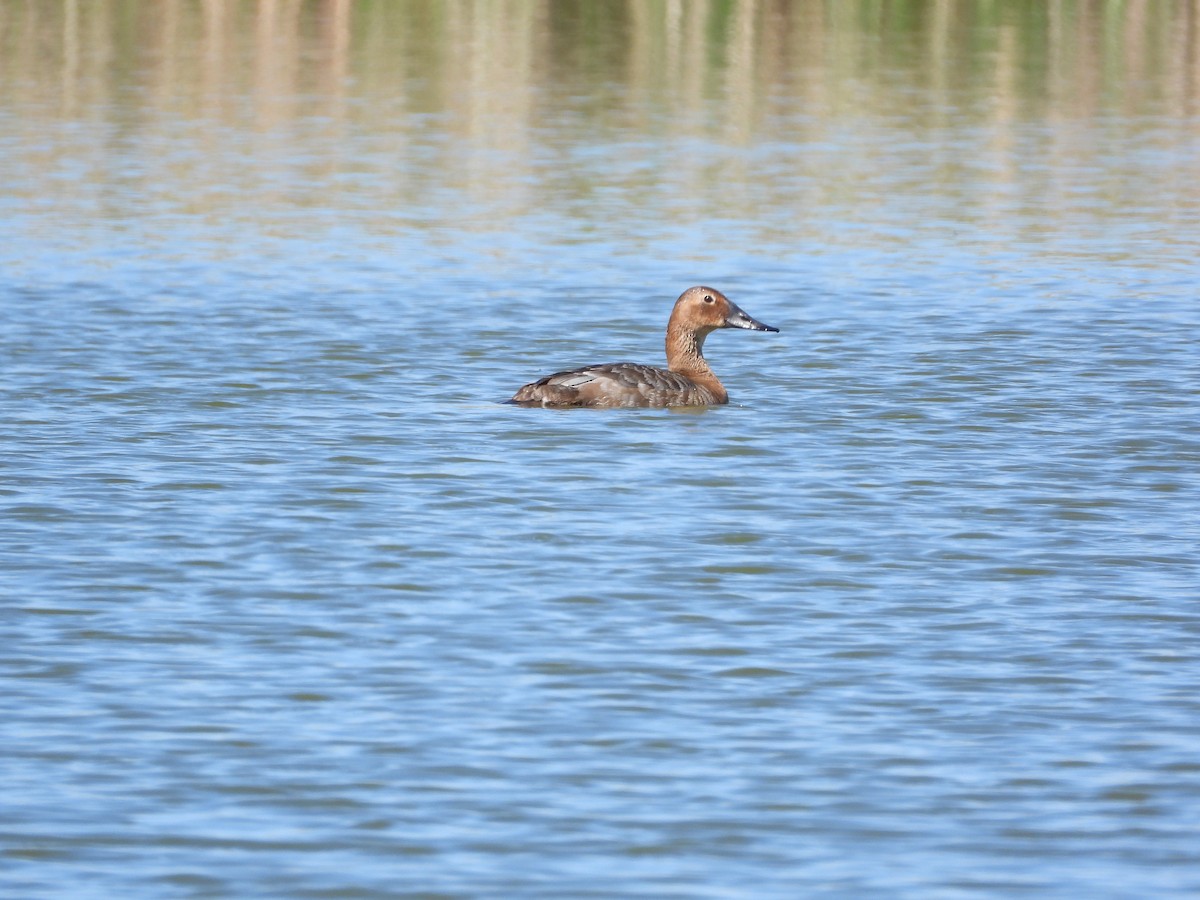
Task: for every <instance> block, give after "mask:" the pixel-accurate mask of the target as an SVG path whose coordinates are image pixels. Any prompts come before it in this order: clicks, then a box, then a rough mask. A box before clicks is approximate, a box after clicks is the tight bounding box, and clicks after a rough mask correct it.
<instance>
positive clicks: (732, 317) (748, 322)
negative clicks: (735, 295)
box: [725, 303, 779, 331]
mask: <svg viewBox="0 0 1200 900" xmlns="http://www.w3.org/2000/svg"><path fill="white" fill-rule="evenodd" d="M729 305H730V306H731V307H732V309H731V310H730V311H729V315H727V316H726V317H725V327H726V328H745V329H746V330H748V331H778V330H779V329H778V328H772V327H771V326H770V325H764V324H763V323H762V322H760V321H758V319H756V318H754V317H753V316H750V315H747V314H746V313H745V312H744V311H743V310H742V308H741V307H739V306H736V305H735V304H733V303H730V304H729Z"/></svg>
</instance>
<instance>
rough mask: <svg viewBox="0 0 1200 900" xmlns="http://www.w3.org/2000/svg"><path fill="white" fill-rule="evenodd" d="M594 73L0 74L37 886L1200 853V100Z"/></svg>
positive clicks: (341, 881) (872, 890)
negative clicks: (570, 371) (311, 99)
mask: <svg viewBox="0 0 1200 900" xmlns="http://www.w3.org/2000/svg"><path fill="white" fill-rule="evenodd" d="M592 87H593V89H594V90H595V91H597V96H603V97H608V100H607V101H606V102H608V103H611V104H613V105H614V106H615V107H616V108H617V109H618V110H619V111H620V112H621V115H620V116H618V117H617V118H618V121H616V122H613V121H610V120H609V119H602V120H601V121H600V122H599V123H595V122H588V121H586V120H585V121H580V119H579V118H578V117H576V116H575V115H574V111H575V107H573V106H571V104H572V103H580V102H582V101H579V100H577V99H576V100H564V99H561V98H559V99H555V97H556V96H557V95H555V94H554V93H553V90H554V89H555V86H554V85H547V86H545V90H547V91H550V92H551V96H550V99H544V100H543V102H545V103H547V104H548V105H549V109H550V110H551V111H553V110H558V111H559V112H560V113H561V117H560V118H555V117H554V116H552V115H550V114H549V113H547V114H546V116H545V120H544V121H543V123H542V125H541V126H540V127H539V128H533V129H529V130H528V131H521V132H520V135H521V137H523V138H524V139H525V140H526V141H527V143H526V144H523V145H521V147H520V148H519V149H515V150H514V149H511V148H510V149H508V150H505V149H504V148H503V147H501V148H499V149H497V147H495V146H490V145H489V144H488V138H487V137H486V135H485V137H483V138H481V137H479V136H477V135H476V136H475V137H472V138H470V139H466V140H465V141H464V138H463V137H462V134H461V132H460V131H459V130H456V128H457V126H455V124H454V121H453V117H452V116H448V117H446V118H439V117H437V116H432V117H429V118H426V119H422V120H421V122H420V127H419V128H416V129H414V130H413V131H412V132H411V133H409V132H407V131H403V129H402V133H403V135H404V136H406V138H407V139H409V141H410V142H409V143H406V144H402V149H401V150H397V149H396V145H395V144H394V143H391V142H392V141H394V140H395V139H396V137H397V132H395V131H393V130H392V129H394V128H395V127H398V126H396V125H395V122H393V121H392V120H390V119H388V118H387V117H386V116H381V117H380V119H379V121H378V122H370V121H363V120H360V119H358V118H356V117H355V115H352V114H351V115H348V117H347V119H346V121H344V122H340V124H341V126H343V127H341V128H340V130H339V128H335V127H332V126H331V125H330V122H329V121H327V120H325V119H319V118H318V119H307V118H304V117H302V116H300V117H296V118H291V117H287V116H285V117H284V124H283V125H281V126H278V127H276V126H269V125H262V124H261V123H259V124H258V125H257V126H256V125H255V123H254V122H253V121H251V120H250V119H242V118H239V117H238V116H239V115H240V114H236V115H234V116H233V117H232V118H219V117H218V119H215V120H214V119H209V118H206V116H209V115H211V113H195V114H194V115H181V114H179V113H178V112H172V111H170V110H166V111H164V109H162V108H161V107H160V106H158V105H156V104H157V103H158V101H156V100H155V99H154V98H153V97H148V96H142V95H140V94H138V95H134V96H121V97H118V98H116V99H110V100H109V101H107V102H108V105H107V106H101V107H100V108H99V109H98V111H97V114H96V115H93V116H90V117H89V116H85V115H83V114H82V113H80V114H73V113H72V114H65V113H63V112H62V111H61V110H58V109H57V108H55V109H52V110H48V109H47V108H46V107H44V106H41V105H38V104H37V103H34V102H32V101H30V100H28V99H25V100H22V99H20V98H17V99H14V96H15V95H14V94H13V93H11V92H10V94H9V95H8V99H7V100H6V101H5V103H4V104H3V105H0V122H3V123H5V124H6V125H7V126H10V127H7V128H6V129H4V133H5V134H6V136H5V137H2V138H0V141H3V143H4V147H3V149H4V151H5V154H6V158H7V159H8V160H9V162H8V163H6V164H5V165H4V166H3V168H0V174H2V175H3V181H2V183H3V185H4V191H3V194H4V195H5V197H6V199H5V200H4V201H3V204H4V205H3V219H2V220H0V248H2V249H0V266H2V269H0V273H2V277H0V360H2V361H3V363H2V365H0V388H2V390H0V433H2V437H0V474H2V477H0V521H2V523H3V527H2V529H0V596H3V598H4V600H3V604H2V606H0V638H2V639H0V647H2V648H3V649H2V650H0V679H2V681H0V684H2V685H3V690H2V691H0V746H3V747H4V752H3V754H2V755H0V785H2V787H3V798H4V799H3V801H2V802H0V808H2V815H0V859H2V860H3V862H2V863H0V892H2V893H4V894H5V895H6V896H13V897H72V898H79V897H113V896H153V897H205V896H287V897H329V896H355V897H385V896H408V895H421V896H454V897H457V896H463V897H468V896H555V897H564V896H569V897H587V896H597V897H600V896H655V897H659V896H663V897H797V896H846V897H863V896H888V897H914V898H916V897H921V898H927V897H979V896H1037V897H1062V898H1078V897H1083V896H1087V897H1131V898H1132V897H1139V898H1140V897H1147V896H1154V897H1185V896H1195V895H1196V894H1197V893H1200V851H1198V850H1197V848H1198V847H1200V842H1198V841H1197V836H1198V834H1200V812H1198V810H1200V701H1198V700H1197V696H1198V690H1197V687H1198V682H1200V651H1198V650H1197V647H1198V646H1200V641H1198V638H1200V607H1198V605H1197V603H1198V600H1200V571H1198V568H1200V567H1198V565H1197V562H1198V560H1200V554H1198V547H1200V475H1198V474H1197V473H1198V472H1200V428H1198V427H1197V423H1198V422H1200V387H1198V385H1200V353H1198V352H1197V349H1198V346H1200V307H1198V306H1197V302H1196V301H1197V296H1196V286H1197V284H1198V283H1200V281H1198V279H1197V276H1198V275H1200V267H1198V266H1197V263H1196V262H1195V260H1196V258H1197V253H1198V252H1200V238H1198V237H1197V236H1198V235H1200V200H1198V199H1197V197H1196V196H1195V187H1194V184H1195V182H1192V181H1189V179H1190V177H1191V175H1192V174H1194V173H1193V171H1192V170H1193V169H1194V159H1195V156H1194V154H1193V150H1194V149H1195V148H1196V147H1197V146H1198V145H1197V140H1198V138H1197V135H1198V134H1200V123H1198V122H1197V120H1196V119H1195V118H1194V117H1193V118H1187V117H1183V118H1170V117H1163V116H1162V115H1159V113H1158V112H1156V111H1154V110H1151V111H1150V113H1147V114H1146V115H1144V116H1143V115H1140V114H1137V113H1130V114H1127V115H1125V116H1123V117H1120V116H1117V115H1116V114H1115V113H1113V114H1111V115H1108V116H1093V117H1084V118H1083V119H1080V120H1075V121H1073V122H1071V123H1063V122H1057V121H1051V120H1049V119H1048V118H1046V119H1044V118H1042V117H1040V116H1037V115H1030V116H1028V117H1025V118H1019V120H1018V121H1016V122H1014V123H1009V124H1007V125H1002V126H996V125H994V124H992V125H986V124H980V122H979V121H978V120H976V119H973V118H971V117H970V115H968V113H969V110H959V112H960V113H962V115H964V116H966V118H965V119H964V121H962V122H961V123H960V122H958V121H956V120H951V121H949V122H947V123H946V124H944V125H939V126H936V127H931V126H929V125H928V123H927V122H926V121H925V120H924V119H919V117H918V119H919V120H917V121H914V120H910V119H909V118H906V117H904V116H898V115H893V114H890V113H889V114H883V113H869V114H868V113H863V114H854V113H851V112H848V111H847V112H836V111H835V112H828V111H826V112H825V113H823V115H824V116H826V119H820V117H818V119H819V122H818V124H819V127H820V129H821V130H822V131H823V133H824V137H823V138H822V139H821V140H816V139H813V138H812V137H811V135H809V136H806V135H805V134H801V133H799V132H797V131H796V129H797V128H798V127H799V126H798V125H797V121H798V120H797V119H796V118H794V117H792V116H791V115H790V114H785V113H784V112H780V113H778V114H776V113H771V114H769V115H768V116H767V118H766V119H765V120H764V121H763V122H761V123H759V124H758V125H756V126H755V129H757V130H752V133H751V134H750V136H749V138H748V139H742V138H739V139H733V140H731V139H729V138H728V136H727V135H725V136H722V135H721V134H718V135H716V136H712V135H709V136H708V137H707V138H704V137H702V136H698V135H696V134H692V133H686V134H684V135H683V136H673V135H671V134H665V135H664V134H663V133H662V132H661V128H660V126H659V125H656V124H653V123H654V122H656V121H657V120H650V122H651V124H646V123H645V122H643V120H642V119H640V118H639V117H638V115H637V114H638V112H639V111H640V110H642V107H641V106H639V104H638V101H637V100H636V98H635V97H631V96H627V95H626V94H625V93H623V92H622V90H621V89H619V88H618V87H614V86H613V85H612V84H610V83H607V82H603V81H601V82H598V83H597V84H595V85H593V86H592ZM176 90H180V91H184V88H176ZM363 90H366V89H365V88H358V87H353V86H352V88H351V89H350V98H349V101H348V102H350V103H351V106H353V102H354V101H355V98H356V97H358V93H359V92H360V91H363ZM606 92H607V93H606ZM614 94H615V99H614ZM185 96H187V95H186V92H185ZM934 99H935V98H931V97H928V96H926V95H925V94H923V93H922V92H921V91H920V90H917V89H916V88H914V93H913V94H912V95H911V96H910V97H909V98H908V100H907V101H906V102H908V103H910V104H912V109H913V111H915V112H914V114H917V113H930V111H931V110H934V109H935V104H934ZM298 102H302V101H298ZM555 104H565V106H563V108H561V109H559V107H558V106H556V105H555ZM785 112H786V111H785ZM713 114H715V112H714V113H713ZM614 115H615V114H614ZM706 115H707V113H706ZM38 116H42V117H44V119H45V121H43V122H42V127H40V128H36V129H35V128H34V127H33V125H31V124H23V123H25V122H27V121H30V120H33V121H37V117H38ZM139 117H140V121H142V123H143V124H142V125H141V126H139V127H138V128H133V129H132V131H130V130H129V129H130V126H128V124H127V123H128V120H130V119H131V118H133V119H138V118H139ZM626 117H628V121H627V120H626ZM683 118H684V117H682V116H681V120H682V119H683ZM339 121H340V120H335V121H334V124H335V125H336V124H339ZM504 121H507V120H504ZM688 121H690V120H688ZM510 124H511V123H510ZM217 125H220V126H221V127H222V128H223V129H224V130H223V131H220V132H219V133H220V135H221V139H220V140H216V139H213V140H212V142H211V144H210V145H208V146H207V147H203V148H202V147H199V145H198V144H197V140H198V136H200V135H205V134H210V133H211V131H212V129H213V128H216V126H217ZM405 127H407V126H405ZM497 127H498V126H497ZM814 127H816V126H814ZM681 128H683V129H684V131H685V132H686V130H687V126H686V123H685V124H684V125H681ZM701 132H703V128H702V129H701ZM35 133H36V135H37V137H36V138H35V137H34V136H33V135H34V134H35ZM1064 135H1067V137H1064ZM744 137H745V136H743V138H744ZM1001 137H1003V138H1005V139H1006V140H1008V141H1009V142H1008V143H1007V144H1005V146H1004V147H1003V148H1001V149H999V150H997V149H996V146H995V144H996V142H997V140H998V139H999V138H1001ZM1068 138H1069V139H1068ZM505 146H507V145H505ZM1064 146H1065V147H1066V148H1067V149H1066V150H1064V149H1063V147H1064ZM637 147H640V148H642V151H640V152H634V151H633V150H632V149H631V148H637ZM1055 147H1057V150H1055V153H1050V152H1049V151H1050V150H1051V149H1054V148H1055ZM264 148H266V149H264ZM405 148H406V149H405ZM430 148H432V149H430ZM1072 148H1074V149H1072ZM435 151H436V152H435ZM989 154H993V156H989ZM1056 154H1057V155H1056ZM991 158H994V159H995V160H998V162H997V163H996V165H992V164H991V163H989V162H988V160H989V159H991ZM395 160H403V161H404V166H405V167H407V168H405V169H404V170H403V172H402V173H401V174H400V175H397V174H396V171H397V170H396V169H395V167H394V166H393V162H394V161H395ZM514 160H526V161H532V162H529V164H528V165H525V164H521V165H520V168H519V172H518V173H516V174H514V175H513V176H512V178H510V179H505V178H502V177H500V173H503V172H505V171H507V169H508V167H509V166H510V165H511V164H513V163H514ZM956 160H957V161H962V162H961V165H960V164H959V162H956ZM547 161H553V164H551V163H550V162H547ZM564 161H566V162H569V165H567V164H565V163H564ZM325 164H328V167H329V169H328V171H326V170H323V169H322V166H323V165H325ZM835 164H837V165H835ZM947 166H952V168H951V169H947V168H946V167H947ZM997 167H998V168H997ZM998 170H1000V172H999V174H997V172H998ZM314 172H323V174H321V176H320V177H319V178H318V177H316V176H315V175H314ZM822 172H823V173H824V174H823V175H822V174H820V173H822ZM1006 172H1008V174H1005V173H1006ZM31 176H36V177H31ZM393 179H398V180H399V181H394V180H393ZM643 182H644V184H642V186H641V187H637V186H636V185H638V184H641V183H643ZM39 185H40V186H42V187H39ZM45 185H52V186H54V185H56V186H54V187H50V188H47V187H44V186H45ZM931 185H932V187H931ZM418 188H420V189H419V190H418ZM405 198H406V199H405ZM693 283H707V284H712V285H714V286H716V287H718V288H720V289H721V290H723V291H725V292H726V293H728V294H729V296H730V297H731V298H732V299H733V300H734V301H735V302H737V303H738V304H739V305H741V306H742V307H743V308H744V309H745V310H746V311H747V312H749V313H750V314H751V315H753V316H755V317H757V318H761V319H762V320H763V321H765V322H769V323H771V324H772V325H775V326H778V327H779V328H780V329H781V332H780V334H778V335H773V334H754V333H743V332H733V333H728V332H719V333H717V334H714V335H713V336H712V337H710V338H709V340H708V343H707V344H706V352H707V355H708V357H709V359H710V361H711V362H712V365H713V367H714V369H715V370H716V371H717V373H718V374H719V375H720V376H721V377H722V379H723V381H724V382H725V384H726V387H727V388H728V389H729V391H730V394H731V403H730V405H729V406H728V407H723V408H716V409H710V410H690V411H663V410H626V411H591V410H572V411H552V410H531V409H520V408H514V407H511V406H507V405H504V404H503V403H502V401H504V400H505V399H507V397H509V396H510V395H511V394H512V392H513V391H514V390H515V389H516V388H517V387H519V386H520V385H521V384H523V383H525V382H526V381H529V380H532V379H533V378H534V377H537V376H540V375H544V374H548V373H549V372H552V371H556V370H559V369H562V368H566V367H568V366H573V365H578V364H581V363H587V362H607V361H616V360H622V359H631V360H637V361H644V362H650V363H656V364H658V363H660V362H661V355H662V331H663V326H664V324H665V319H666V315H667V313H668V311H669V309H670V305H671V303H672V301H673V300H674V298H675V296H676V295H677V294H678V293H679V292H680V291H681V290H683V289H684V288H685V287H687V286H689V285H690V284H693Z"/></svg>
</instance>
